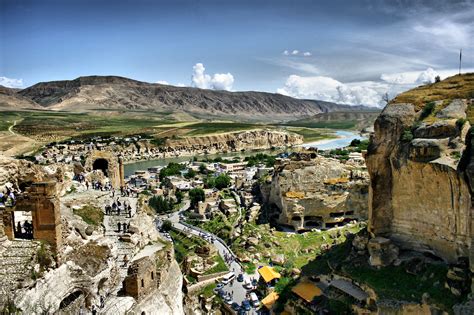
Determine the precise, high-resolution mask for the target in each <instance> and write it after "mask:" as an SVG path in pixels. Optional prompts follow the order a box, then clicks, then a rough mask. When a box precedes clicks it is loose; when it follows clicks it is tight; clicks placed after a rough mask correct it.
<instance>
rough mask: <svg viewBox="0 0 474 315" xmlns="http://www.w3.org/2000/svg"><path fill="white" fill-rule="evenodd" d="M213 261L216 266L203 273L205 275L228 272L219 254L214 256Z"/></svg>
mask: <svg viewBox="0 0 474 315" xmlns="http://www.w3.org/2000/svg"><path fill="white" fill-rule="evenodd" d="M213 259H214V262H216V263H217V265H216V266H214V267H213V268H211V269H209V270H206V272H205V273H204V274H205V275H210V274H213V273H217V272H223V271H228V270H229V268H227V265H226V264H225V262H224V259H222V257H221V256H220V255H219V254H216V255H214V257H213Z"/></svg>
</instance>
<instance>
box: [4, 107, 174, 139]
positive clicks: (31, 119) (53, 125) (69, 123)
mask: <svg viewBox="0 0 474 315" xmlns="http://www.w3.org/2000/svg"><path fill="white" fill-rule="evenodd" d="M4 113H6V114H7V115H13V114H17V115H19V116H20V117H22V118H23V120H22V121H21V122H20V123H18V124H17V126H15V131H17V132H18V133H20V134H23V135H25V136H31V137H35V136H39V137H41V136H43V135H47V136H50V137H55V138H58V139H62V138H64V139H67V138H71V137H74V138H81V137H91V136H95V135H101V136H105V135H128V134H137V133H154V132H155V131H157V129H156V128H157V127H158V126H159V125H160V124H169V123H170V121H169V120H163V119H162V117H161V116H154V115H153V114H150V115H148V116H143V117H140V116H133V115H132V116H130V115H127V116H125V115H94V114H87V113H66V112H41V111H31V112H21V113H20V112H18V113H16V112H2V115H3V114H4Z"/></svg>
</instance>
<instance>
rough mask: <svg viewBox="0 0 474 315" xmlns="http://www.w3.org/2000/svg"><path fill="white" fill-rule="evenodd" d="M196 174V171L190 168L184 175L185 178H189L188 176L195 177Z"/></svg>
mask: <svg viewBox="0 0 474 315" xmlns="http://www.w3.org/2000/svg"><path fill="white" fill-rule="evenodd" d="M196 175H197V173H196V171H195V170H193V169H192V168H190V169H189V170H188V172H187V173H186V174H184V177H186V178H187V179H190V178H194V177H196Z"/></svg>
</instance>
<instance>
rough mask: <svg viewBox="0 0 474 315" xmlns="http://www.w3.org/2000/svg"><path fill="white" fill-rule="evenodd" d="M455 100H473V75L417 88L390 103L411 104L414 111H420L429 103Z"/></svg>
mask: <svg viewBox="0 0 474 315" xmlns="http://www.w3.org/2000/svg"><path fill="white" fill-rule="evenodd" d="M456 98H463V99H471V98H474V73H466V74H461V75H455V76H452V77H449V78H447V79H445V80H443V81H440V82H436V83H432V84H426V85H423V86H419V87H417V88H415V89H412V90H409V91H407V92H404V93H401V94H399V95H398V96H397V97H395V98H394V99H393V100H392V101H391V102H390V103H391V104H396V103H412V104H414V105H415V107H416V110H420V109H421V108H423V107H424V106H425V104H427V103H429V102H433V101H441V100H452V99H456Z"/></svg>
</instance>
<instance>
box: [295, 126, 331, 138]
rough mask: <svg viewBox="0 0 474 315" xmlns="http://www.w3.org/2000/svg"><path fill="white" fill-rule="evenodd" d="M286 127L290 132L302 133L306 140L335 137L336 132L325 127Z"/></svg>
mask: <svg viewBox="0 0 474 315" xmlns="http://www.w3.org/2000/svg"><path fill="white" fill-rule="evenodd" d="M286 129H287V130H288V131H290V132H294V133H297V134H299V135H302V136H303V138H304V142H314V141H318V140H323V139H331V138H335V135H334V133H332V132H331V131H328V130H325V129H315V128H308V127H287V128H286Z"/></svg>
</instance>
